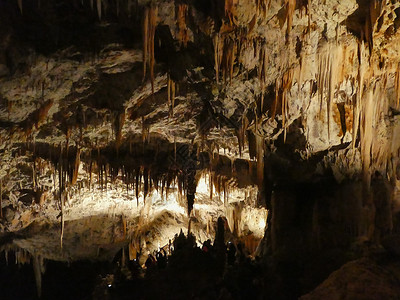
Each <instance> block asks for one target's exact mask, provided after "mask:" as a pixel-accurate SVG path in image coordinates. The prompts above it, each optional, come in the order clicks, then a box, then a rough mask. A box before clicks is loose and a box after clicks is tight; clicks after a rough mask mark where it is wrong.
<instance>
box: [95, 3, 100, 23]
mask: <svg viewBox="0 0 400 300" xmlns="http://www.w3.org/2000/svg"><path fill="white" fill-rule="evenodd" d="M96 8H97V15H98V16H99V20H101V0H97V1H96Z"/></svg>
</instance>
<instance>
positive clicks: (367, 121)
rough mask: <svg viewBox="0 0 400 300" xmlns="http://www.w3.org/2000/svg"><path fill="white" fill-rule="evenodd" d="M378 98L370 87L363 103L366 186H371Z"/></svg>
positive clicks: (362, 136)
mask: <svg viewBox="0 0 400 300" xmlns="http://www.w3.org/2000/svg"><path fill="white" fill-rule="evenodd" d="M375 104H376V100H375V99H374V91H373V90H372V89H370V90H369V91H368V94H367V95H366V99H365V102H364V103H363V108H362V114H361V121H360V122H361V125H360V133H361V137H360V139H361V157H362V172H363V179H364V183H365V184H366V187H367V188H369V186H370V180H371V171H370V165H371V147H372V142H373V136H374V124H375V120H374V111H375V109H376V107H375Z"/></svg>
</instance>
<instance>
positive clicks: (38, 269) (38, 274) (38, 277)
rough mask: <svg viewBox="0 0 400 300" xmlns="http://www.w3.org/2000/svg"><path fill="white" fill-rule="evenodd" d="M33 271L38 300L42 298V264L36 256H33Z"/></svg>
mask: <svg viewBox="0 0 400 300" xmlns="http://www.w3.org/2000/svg"><path fill="white" fill-rule="evenodd" d="M33 271H34V273H35V281H36V291H37V295H38V298H39V299H40V298H41V297H42V264H41V262H40V258H39V257H38V255H37V254H36V255H34V256H33Z"/></svg>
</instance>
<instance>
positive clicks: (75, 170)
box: [71, 149, 81, 185]
mask: <svg viewBox="0 0 400 300" xmlns="http://www.w3.org/2000/svg"><path fill="white" fill-rule="evenodd" d="M80 163H81V150H80V149H76V155H75V160H74V166H73V172H72V178H71V184H72V185H74V184H75V183H76V181H77V180H78V171H79V165H80Z"/></svg>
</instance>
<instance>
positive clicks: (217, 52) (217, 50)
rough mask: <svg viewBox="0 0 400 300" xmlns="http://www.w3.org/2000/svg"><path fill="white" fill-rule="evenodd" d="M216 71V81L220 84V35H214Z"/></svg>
mask: <svg viewBox="0 0 400 300" xmlns="http://www.w3.org/2000/svg"><path fill="white" fill-rule="evenodd" d="M213 42H214V69H215V81H216V82H217V83H218V82H219V66H220V63H221V62H220V55H221V54H220V52H221V51H220V46H219V45H220V42H219V33H216V34H215V35H214V39H213Z"/></svg>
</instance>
